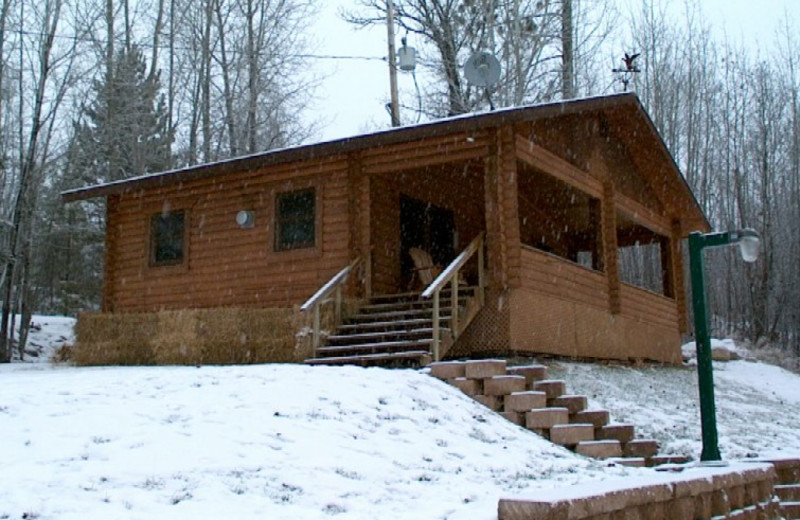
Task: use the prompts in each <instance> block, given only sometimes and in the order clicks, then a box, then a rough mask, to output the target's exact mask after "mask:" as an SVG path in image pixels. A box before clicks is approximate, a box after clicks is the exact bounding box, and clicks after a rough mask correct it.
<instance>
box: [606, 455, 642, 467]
mask: <svg viewBox="0 0 800 520" xmlns="http://www.w3.org/2000/svg"><path fill="white" fill-rule="evenodd" d="M609 462H613V463H614V464H619V465H620V466H628V467H631V468H644V467H645V466H646V465H647V464H646V463H645V460H644V458H643V457H619V458H613V459H609Z"/></svg>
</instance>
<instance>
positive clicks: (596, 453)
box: [575, 441, 622, 459]
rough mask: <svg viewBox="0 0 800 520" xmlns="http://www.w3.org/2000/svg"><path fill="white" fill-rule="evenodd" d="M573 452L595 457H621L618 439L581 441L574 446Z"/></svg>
mask: <svg viewBox="0 0 800 520" xmlns="http://www.w3.org/2000/svg"><path fill="white" fill-rule="evenodd" d="M575 453H578V454H580V455H583V456H586V457H592V458H595V459H610V458H614V457H622V444H620V442H619V441H581V442H579V443H578V444H577V445H576V446H575Z"/></svg>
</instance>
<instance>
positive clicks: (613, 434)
mask: <svg viewBox="0 0 800 520" xmlns="http://www.w3.org/2000/svg"><path fill="white" fill-rule="evenodd" d="M633 436H634V428H633V425H632V424H607V425H605V426H601V427H600V428H598V430H597V438H598V439H603V440H614V441H619V442H623V443H625V442H630V441H632V440H633ZM642 456H644V455H632V457H642Z"/></svg>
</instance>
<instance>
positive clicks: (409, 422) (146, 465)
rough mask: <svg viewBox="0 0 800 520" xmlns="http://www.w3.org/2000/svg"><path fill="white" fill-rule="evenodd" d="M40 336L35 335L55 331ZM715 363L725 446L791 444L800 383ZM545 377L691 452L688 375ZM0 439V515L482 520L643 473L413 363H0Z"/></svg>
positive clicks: (601, 369)
mask: <svg viewBox="0 0 800 520" xmlns="http://www.w3.org/2000/svg"><path fill="white" fill-rule="evenodd" d="M40 321H41V322H43V323H45V322H47V323H50V322H51V321H52V322H53V323H54V324H56V325H57V326H58V324H59V323H60V324H61V325H62V326H63V323H62V322H60V321H59V320H43V319H42V320H40ZM48 329H49V326H43V330H42V331H37V332H36V335H37V338H38V339H36V338H35V339H36V340H37V341H43V342H46V340H45V339H44V337H45V335H47V334H50V337H51V338H59V337H60V336H63V335H64V334H63V330H62V331H61V332H58V333H53V332H48ZM45 350H47V349H43V353H44V351H45ZM43 357H44V355H42V356H40V357H39V358H38V359H42V358H43ZM715 369H716V371H717V372H716V373H717V376H718V377H717V383H718V385H717V388H718V403H719V408H720V433H721V437H722V451H723V455H724V456H726V457H727V456H747V455H749V454H755V453H758V454H766V453H768V452H774V451H781V452H782V453H784V454H787V453H794V454H800V440H798V438H797V437H798V435H797V432H798V431H800V418H798V414H797V413H796V410H797V406H798V404H800V378H798V377H797V376H794V375H792V374H789V373H787V372H784V371H781V370H779V369H776V368H774V367H770V366H767V365H761V364H756V363H749V362H745V361H736V362H730V363H727V364H716V365H715ZM551 374H552V375H553V376H555V377H558V376H559V375H563V376H565V377H566V378H567V382H568V386H569V388H570V391H571V392H585V393H587V394H588V395H589V397H590V404H591V405H593V406H597V407H600V406H603V407H607V408H608V409H609V410H611V413H612V417H613V419H615V420H617V421H625V422H632V423H634V424H636V426H637V430H638V431H639V432H642V433H643V434H644V435H652V436H653V437H655V438H657V439H659V440H660V441H661V442H662V445H663V446H664V448H665V449H664V450H662V451H665V452H677V453H686V454H691V455H696V454H697V452H698V451H699V446H700V442H699V437H700V435H699V430H698V428H697V427H696V424H697V421H698V419H697V410H696V408H697V406H696V383H695V373H694V371H693V370H692V369H691V368H685V369H663V368H658V369H657V368H648V367H644V368H628V367H609V366H597V365H583V364H574V363H558V364H555V365H553V366H552V368H551ZM642 404H644V406H642ZM0 432H2V442H0V460H1V461H2V463H3V466H2V468H3V470H2V471H0V518H39V519H59V520H60V519H79V518H80V519H82V520H84V519H88V520H92V519H95V518H97V519H101V518H102V519H107V518H113V519H115V520H116V519H128V518H130V519H134V518H136V519H140V518H170V519H181V518H187V519H189V518H191V519H206V518H208V519H212V518H213V519H216V518H287V519H289V518H291V519H300V520H303V519H312V518H328V517H330V516H332V517H336V518H342V519H374V518H392V519H395V518H400V519H403V518H408V519H411V518H414V519H427V518H431V519H434V518H435V519H444V518H448V519H484V520H489V519H493V518H495V517H496V507H497V500H498V498H499V497H501V496H511V495H515V494H517V493H522V492H525V493H529V492H531V491H535V490H537V489H541V492H542V493H545V494H546V493H547V489H552V488H554V487H559V486H564V485H568V484H571V483H576V482H591V481H597V480H600V479H607V478H608V477H609V476H626V478H628V479H630V478H640V477H643V476H646V475H649V474H651V472H652V470H646V469H632V468H630V469H629V468H618V467H613V468H612V467H607V466H606V465H605V464H604V463H602V462H599V461H592V460H589V459H584V458H582V457H579V456H576V455H574V454H572V453H571V452H569V451H567V450H564V449H562V448H559V447H555V446H553V445H551V444H550V443H548V442H546V441H544V440H542V439H541V438H540V437H538V436H536V435H535V434H533V433H531V432H528V431H526V430H524V429H522V428H518V427H516V426H514V425H512V424H511V423H508V422H506V421H505V420H503V419H501V418H500V417H499V416H497V415H495V414H494V413H492V412H490V411H488V410H487V409H485V408H483V407H481V406H480V405H478V404H476V403H475V402H474V401H472V400H470V399H469V398H467V397H466V396H464V395H462V394H461V393H460V392H458V391H457V390H456V389H454V388H452V387H449V386H447V385H446V384H444V383H442V382H440V381H438V380H435V379H433V378H431V377H429V376H427V375H425V374H423V373H420V372H417V371H410V370H406V371H401V370H394V371H390V370H382V369H374V368H373V369H361V368H355V367H345V368H329V367H304V366H291V365H261V366H233V367H202V368H194V367H133V368H131V367H128V368H113V367H109V368H74V367H68V366H51V365H49V364H47V363H18V364H12V365H5V366H0Z"/></svg>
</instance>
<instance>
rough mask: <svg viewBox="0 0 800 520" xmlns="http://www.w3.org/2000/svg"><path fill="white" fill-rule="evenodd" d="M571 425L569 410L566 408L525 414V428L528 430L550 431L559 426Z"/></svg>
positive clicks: (533, 411)
mask: <svg viewBox="0 0 800 520" xmlns="http://www.w3.org/2000/svg"><path fill="white" fill-rule="evenodd" d="M568 423H569V410H567V409H566V408H540V409H538V410H531V411H530V412H526V413H525V427H526V428H528V429H531V430H533V429H549V428H552V427H553V426H555V425H557V424H568Z"/></svg>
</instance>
